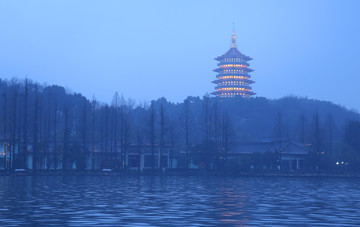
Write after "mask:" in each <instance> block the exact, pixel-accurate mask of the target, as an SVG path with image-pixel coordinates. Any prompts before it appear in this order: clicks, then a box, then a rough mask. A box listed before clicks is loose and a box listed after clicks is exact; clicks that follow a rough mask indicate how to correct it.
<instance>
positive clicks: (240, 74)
mask: <svg viewBox="0 0 360 227" xmlns="http://www.w3.org/2000/svg"><path fill="white" fill-rule="evenodd" d="M231 42H232V43H231V48H230V50H228V51H227V52H226V53H225V54H223V55H221V56H219V57H217V58H215V60H217V61H219V63H218V68H216V69H214V71H215V72H217V73H218V75H217V76H216V77H217V79H216V80H214V81H213V83H215V84H216V87H215V90H216V91H214V92H213V93H211V94H213V95H216V96H218V97H235V96H242V97H250V96H252V95H255V93H254V92H252V91H251V87H250V84H252V83H254V81H252V80H250V77H251V76H250V75H249V73H250V72H252V71H253V70H252V69H250V68H249V67H248V66H249V64H248V63H247V62H248V61H250V60H252V58H250V57H248V56H246V55H244V54H242V53H241V52H240V51H239V50H238V49H237V47H236V35H235V31H234V30H233V33H232V37H231Z"/></svg>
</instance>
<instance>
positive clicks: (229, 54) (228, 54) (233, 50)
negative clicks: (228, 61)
mask: <svg viewBox="0 0 360 227" xmlns="http://www.w3.org/2000/svg"><path fill="white" fill-rule="evenodd" d="M225 58H242V59H245V60H246V61H250V60H252V58H251V57H249V56H246V55H245V54H242V53H241V52H240V51H239V50H238V49H237V48H236V47H232V48H230V50H228V51H227V52H226V53H225V54H223V55H221V56H219V57H216V58H215V60H217V61H221V60H223V59H225Z"/></svg>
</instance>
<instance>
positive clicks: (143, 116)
mask: <svg viewBox="0 0 360 227" xmlns="http://www.w3.org/2000/svg"><path fill="white" fill-rule="evenodd" d="M0 93H1V94H0V95H1V99H0V141H1V143H2V144H3V145H5V146H6V151H7V152H9V153H8V155H9V161H8V162H9V163H6V164H5V159H0V160H1V163H0V166H2V167H6V168H7V169H8V170H13V169H16V168H25V167H26V156H27V153H28V152H32V157H33V162H32V169H33V171H40V170H41V171H44V170H49V169H50V165H52V166H54V168H55V170H56V169H60V168H61V169H63V170H67V169H72V168H73V166H76V169H77V170H85V169H94V168H95V165H94V159H95V154H96V153H99V154H100V155H101V156H100V160H101V164H100V165H101V168H111V169H126V168H127V166H128V164H129V163H128V162H131V161H133V162H137V161H136V160H139V159H136V160H135V159H134V160H128V159H126V158H125V157H126V156H127V152H128V151H129V147H130V146H132V145H134V144H135V145H137V146H138V147H140V146H141V145H146V146H148V147H150V149H151V155H152V159H151V168H152V169H154V168H156V165H155V158H154V153H155V149H159V150H160V154H161V153H162V152H163V150H164V149H165V147H167V148H170V150H171V152H170V159H172V158H173V157H174V156H176V155H177V154H178V153H181V154H183V156H182V158H181V159H179V163H178V167H179V168H184V169H186V168H189V165H190V160H201V163H202V165H201V166H200V168H204V169H211V168H215V169H224V168H226V160H227V154H228V152H230V151H231V149H232V144H233V143H234V142H247V141H261V140H263V139H264V138H270V139H272V140H274V141H278V146H279V147H278V150H279V157H278V158H280V159H281V150H282V141H286V140H292V141H296V142H297V143H301V144H305V145H306V146H307V147H308V148H309V151H310V152H309V157H308V165H310V166H317V168H321V169H331V168H333V166H334V165H335V163H336V161H337V160H341V161H343V162H344V163H345V164H346V163H352V165H350V166H349V167H346V168H347V169H349V170H351V171H359V166H360V144H359V138H360V115H359V114H358V113H356V112H354V111H350V110H347V109H346V108H344V107H341V106H339V105H335V104H332V103H330V102H327V101H318V100H311V99H307V98H299V97H284V98H281V99H276V100H270V99H266V98H263V97H255V98H241V97H239V98H226V99H220V98H215V97H210V96H208V95H205V96H204V97H188V98H186V99H185V100H184V101H183V102H182V103H172V102H169V101H167V100H166V99H165V98H160V99H158V100H154V101H151V102H149V103H136V102H135V101H134V100H132V99H125V98H124V97H122V96H121V95H119V94H118V93H115V94H114V97H113V101H112V102H111V104H107V103H102V102H100V101H99V100H97V99H96V98H95V97H94V98H92V99H91V100H89V99H87V98H85V97H84V96H82V95H81V94H78V93H73V92H69V91H66V89H64V88H63V87H60V86H56V85H52V86H42V85H39V84H38V83H36V82H33V81H31V80H29V79H25V80H17V79H12V80H10V81H9V80H0ZM99 151H101V152H99ZM138 155H139V156H140V155H141V151H140V149H139V153H138ZM266 155H268V154H263V156H261V157H260V159H261V160H263V159H266V160H268V159H271V158H272V157H270V156H269V157H266ZM255 156H256V155H254V157H253V158H254V160H255V159H256V158H259V157H255ZM85 157H91V160H92V161H91V164H90V165H89V164H88V163H87V162H86V161H85V159H86V158H85ZM260 159H259V162H260V161H261V160H260ZM45 160H46V161H45ZM213 160H216V162H214V161H213ZM164 162H165V161H164V160H163V159H162V155H160V160H159V165H158V166H160V168H164V166H165V164H164ZM214 163H215V164H214ZM265 164H266V163H265ZM341 164H342V163H339V164H338V165H341ZM345 164H344V165H345ZM171 165H172V164H171V163H170V165H169V166H171ZM266 165H267V164H266ZM344 168H345V167H344Z"/></svg>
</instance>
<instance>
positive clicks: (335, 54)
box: [0, 0, 360, 110]
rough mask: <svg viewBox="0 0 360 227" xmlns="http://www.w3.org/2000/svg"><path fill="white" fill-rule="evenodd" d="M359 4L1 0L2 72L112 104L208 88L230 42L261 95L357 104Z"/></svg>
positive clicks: (179, 95)
mask: <svg viewBox="0 0 360 227" xmlns="http://www.w3.org/2000/svg"><path fill="white" fill-rule="evenodd" d="M359 12H360V1H356V0H354V1H340V0H339V1H330V0H326V1H320V0H316V1H313V0H311V1H303V0H301V1H287V0H286V1H267V0H265V1H219V0H218V1H176V2H175V1H100V0H99V1H90V0H82V1H81V0H76V1H73V0H69V1H65V0H58V1H48V0H45V1H16V0H7V1H6V0H0V78H3V79H4V78H8V79H10V78H12V77H17V78H19V79H23V78H25V77H28V78H29V79H32V80H34V81H37V82H40V83H46V84H48V85H51V84H58V85H61V86H64V87H66V88H68V89H70V90H71V91H73V92H80V93H82V94H84V95H85V96H87V97H88V98H92V96H93V95H94V96H95V97H96V98H97V99H98V100H100V101H104V102H110V101H111V99H112V96H113V94H114V93H115V91H118V92H119V93H120V94H123V95H124V96H125V98H134V99H135V100H136V101H139V100H142V101H146V100H147V101H149V100H151V99H157V98H160V97H166V98H167V99H168V100H170V101H173V102H181V101H182V100H183V99H184V98H186V97H187V96H203V95H204V94H206V93H211V92H212V91H213V90H214V87H215V85H214V84H212V83H211V81H212V80H214V79H215V77H216V73H215V72H213V71H212V70H213V69H214V68H216V64H217V62H216V61H215V60H214V58H215V57H217V56H219V55H221V54H223V53H225V52H226V51H227V50H228V49H229V48H230V44H231V32H232V26H233V22H235V30H236V34H237V46H238V49H239V50H240V51H241V52H242V53H244V54H246V55H248V56H250V57H252V58H254V60H252V61H251V62H250V66H251V68H253V69H254V70H255V71H254V72H253V73H252V74H251V75H252V78H253V80H255V82H256V83H255V84H254V85H253V90H254V91H255V92H256V93H257V96H264V97H267V98H280V97H283V96H286V95H296V96H302V97H308V98H315V99H321V100H329V101H332V102H334V103H336V104H341V105H343V106H346V107H348V108H354V109H357V110H360V101H359V98H358V97H360V89H359V85H358V84H359V82H360V75H359V69H358V68H359V65H360V44H359V42H360V13H359Z"/></svg>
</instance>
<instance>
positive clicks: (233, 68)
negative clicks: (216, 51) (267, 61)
mask: <svg viewBox="0 0 360 227" xmlns="http://www.w3.org/2000/svg"><path fill="white" fill-rule="evenodd" d="M237 69H240V70H245V71H247V72H252V71H254V70H252V69H250V68H247V67H238V66H237V67H226V68H221V67H219V68H216V69H213V71H214V72H220V71H223V70H237Z"/></svg>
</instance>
